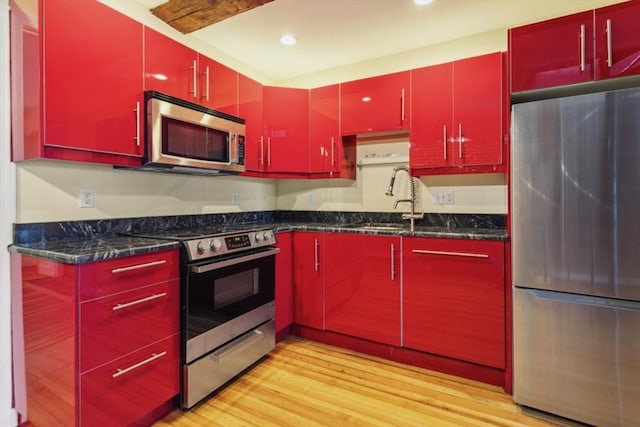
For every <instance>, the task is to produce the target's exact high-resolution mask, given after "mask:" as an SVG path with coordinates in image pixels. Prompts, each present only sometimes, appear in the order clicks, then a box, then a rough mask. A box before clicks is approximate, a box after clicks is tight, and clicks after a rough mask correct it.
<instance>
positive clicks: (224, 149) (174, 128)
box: [162, 117, 229, 163]
mask: <svg viewBox="0 0 640 427" xmlns="http://www.w3.org/2000/svg"><path fill="white" fill-rule="evenodd" d="M162 152H163V153H164V154H170V155H173V156H178V157H188V158H191V159H199V160H208V161H214V162H223V163H228V162H229V133H228V132H224V131H220V130H216V129H211V128H208V127H206V126H202V125H198V124H194V123H188V122H184V121H181V120H176V119H172V118H170V117H162Z"/></svg>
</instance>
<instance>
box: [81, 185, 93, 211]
mask: <svg viewBox="0 0 640 427" xmlns="http://www.w3.org/2000/svg"><path fill="white" fill-rule="evenodd" d="M94 196H95V195H94V193H93V190H91V189H90V188H81V189H80V195H79V196H78V202H79V205H80V207H81V208H92V207H93V202H94V199H95V197H94Z"/></svg>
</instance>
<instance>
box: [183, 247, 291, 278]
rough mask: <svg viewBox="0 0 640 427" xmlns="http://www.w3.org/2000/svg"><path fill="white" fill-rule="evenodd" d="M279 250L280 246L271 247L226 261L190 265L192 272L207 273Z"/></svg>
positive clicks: (273, 253) (269, 254)
mask: <svg viewBox="0 0 640 427" xmlns="http://www.w3.org/2000/svg"><path fill="white" fill-rule="evenodd" d="M278 252H280V248H271V249H269V250H266V251H263V252H258V253H256V254H251V255H246V256H241V257H238V258H233V259H229V260H226V261H213V262H210V263H208V264H205V265H200V266H193V267H191V272H192V273H208V272H209V271H214V270H219V269H221V268H225V267H230V266H232V265H237V264H242V263H243V262H247V261H254V260H256V259H260V258H266V257H268V256H271V255H275V254H277V253H278Z"/></svg>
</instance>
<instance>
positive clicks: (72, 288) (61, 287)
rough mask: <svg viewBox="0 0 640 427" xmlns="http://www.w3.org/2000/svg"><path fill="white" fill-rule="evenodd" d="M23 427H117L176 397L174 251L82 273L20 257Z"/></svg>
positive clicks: (92, 266) (87, 267)
mask: <svg viewBox="0 0 640 427" xmlns="http://www.w3.org/2000/svg"><path fill="white" fill-rule="evenodd" d="M14 256H16V257H18V260H17V261H16V262H17V264H19V265H20V268H21V276H22V287H21V291H22V301H23V305H22V314H23V323H24V347H25V366H26V378H27V408H28V420H29V421H30V422H31V423H32V424H33V425H61V426H73V425H80V426H93V425H100V426H122V425H131V424H133V423H135V422H139V421H140V420H145V421H144V422H145V423H149V422H152V421H153V420H148V419H146V418H145V417H147V416H149V414H153V413H154V412H155V411H156V410H158V408H165V406H166V407H167V408H168V409H169V410H170V409H171V400H172V398H173V397H174V396H176V395H177V394H178V393H179V392H180V384H179V378H180V321H179V317H180V286H179V254H178V251H177V250H171V251H162V252H157V253H150V254H144V255H136V256H131V257H123V258H117V259H111V260H105V261H98V262H94V263H87V264H81V265H70V264H61V263H57V262H54V261H49V260H44V259H40V258H34V257H30V256H25V255H23V256H20V255H14Z"/></svg>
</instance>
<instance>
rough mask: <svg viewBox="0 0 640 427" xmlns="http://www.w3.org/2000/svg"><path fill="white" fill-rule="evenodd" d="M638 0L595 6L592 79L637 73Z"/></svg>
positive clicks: (639, 60)
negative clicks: (594, 61)
mask: <svg viewBox="0 0 640 427" xmlns="http://www.w3.org/2000/svg"><path fill="white" fill-rule="evenodd" d="M639 21H640V2H637V1H636V2H625V3H620V4H615V5H612V6H607V7H603V8H600V9H596V11H595V39H596V64H595V67H596V79H608V78H612V77H623V76H631V75H635V74H640V36H639V34H640V32H639V31H640V30H638V22H639Z"/></svg>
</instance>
